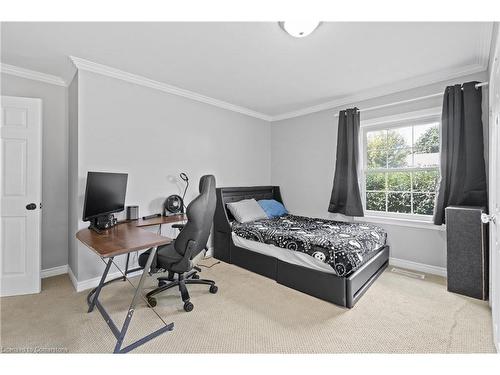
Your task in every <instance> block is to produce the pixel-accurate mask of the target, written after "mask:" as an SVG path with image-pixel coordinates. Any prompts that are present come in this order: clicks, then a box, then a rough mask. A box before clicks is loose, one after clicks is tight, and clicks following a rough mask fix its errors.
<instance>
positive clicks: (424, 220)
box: [355, 107, 446, 230]
mask: <svg viewBox="0 0 500 375" xmlns="http://www.w3.org/2000/svg"><path fill="white" fill-rule="evenodd" d="M441 111H442V109H441V107H433V108H428V109H424V110H420V111H413V112H406V113H401V114H397V115H393V116H385V117H378V118H374V119H368V120H362V121H361V122H360V127H361V129H360V132H359V144H360V145H361V152H360V158H359V159H360V160H359V166H360V167H361V168H359V170H360V171H361V173H360V176H359V181H360V191H361V195H362V197H363V198H362V199H361V201H362V204H363V210H364V212H365V216H364V217H357V218H355V220H356V221H361V222H370V223H378V224H389V225H399V226H408V227H413V228H422V229H434V230H445V229H446V227H445V226H444V225H441V226H440V225H434V224H433V222H432V216H427V215H418V214H404V213H392V212H381V211H369V210H367V209H366V199H365V198H364V197H365V195H366V192H365V173H364V172H365V169H366V160H365V150H366V144H365V137H364V134H365V132H366V131H368V130H377V129H387V128H390V127H391V125H392V126H394V127H399V126H401V123H404V122H407V121H408V122H413V121H424V120H426V119H429V120H435V119H436V117H440V115H441Z"/></svg>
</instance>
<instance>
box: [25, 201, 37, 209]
mask: <svg viewBox="0 0 500 375" xmlns="http://www.w3.org/2000/svg"><path fill="white" fill-rule="evenodd" d="M26 209H27V210H34V209H36V204H35V203H30V204H27V205H26Z"/></svg>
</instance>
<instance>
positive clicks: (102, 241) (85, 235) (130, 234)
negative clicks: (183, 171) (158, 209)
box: [76, 215, 185, 258]
mask: <svg viewBox="0 0 500 375" xmlns="http://www.w3.org/2000/svg"><path fill="white" fill-rule="evenodd" d="M182 220H185V216H184V215H175V216H165V217H157V218H153V219H149V220H142V219H139V220H135V221H130V222H124V223H120V224H118V225H115V226H114V227H113V228H111V229H108V230H105V231H103V233H102V234H98V233H96V232H94V231H93V230H90V229H88V228H85V229H81V230H79V231H78V233H77V234H76V238H77V239H79V240H80V241H81V242H82V243H83V244H84V245H86V246H87V247H88V248H90V249H91V250H93V251H94V252H95V253H96V254H97V255H99V256H101V257H104V258H109V257H113V256H116V255H121V254H127V253H130V252H132V251H137V250H143V249H147V248H149V247H154V246H160V245H166V244H169V243H171V242H172V239H171V238H168V237H163V236H160V235H158V234H156V233H152V232H149V231H146V230H144V229H141V228H142V227H147V226H152V225H159V224H168V223H175V222H179V221H182Z"/></svg>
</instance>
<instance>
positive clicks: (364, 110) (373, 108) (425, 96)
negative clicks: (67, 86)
mask: <svg viewBox="0 0 500 375" xmlns="http://www.w3.org/2000/svg"><path fill="white" fill-rule="evenodd" d="M482 86H488V82H480V83H478V84H476V89H478V88H480V87H482ZM438 96H443V93H442V92H439V93H437V94H430V95H424V96H419V97H418V98H413V99H406V100H400V101H397V102H392V103H387V104H381V105H376V106H374V107H368V108H364V109H363V110H362V111H363V112H366V111H373V110H375V109H381V108H385V107H392V106H393V105H399V104H406V103H411V102H417V101H420V100H425V99H430V98H436V97H438ZM358 111H361V110H358ZM334 117H339V114H338V113H336V114H335V115H334Z"/></svg>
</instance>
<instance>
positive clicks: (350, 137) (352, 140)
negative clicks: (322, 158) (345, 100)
mask: <svg viewBox="0 0 500 375" xmlns="http://www.w3.org/2000/svg"><path fill="white" fill-rule="evenodd" d="M358 134H359V112H358V109H357V108H352V109H346V110H345V111H340V112H339V129H338V136H337V161H336V163H335V177H334V180H333V189H332V196H331V198H330V205H329V207H328V211H329V212H335V213H341V214H344V215H347V216H363V205H362V204H361V195H360V193H359V184H358V152H359V151H358V148H359V146H358Z"/></svg>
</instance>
